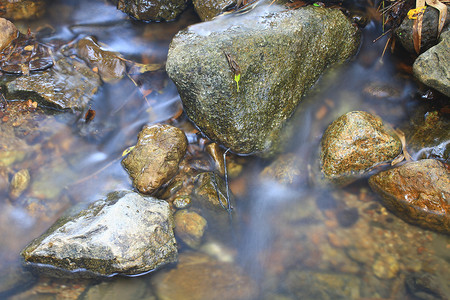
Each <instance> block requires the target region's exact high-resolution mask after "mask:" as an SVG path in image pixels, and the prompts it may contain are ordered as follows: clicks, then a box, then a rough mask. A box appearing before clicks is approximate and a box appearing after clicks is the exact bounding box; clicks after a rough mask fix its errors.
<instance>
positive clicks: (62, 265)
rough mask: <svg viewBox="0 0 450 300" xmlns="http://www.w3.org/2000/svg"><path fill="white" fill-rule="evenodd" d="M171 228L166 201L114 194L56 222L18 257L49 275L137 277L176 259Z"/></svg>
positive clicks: (27, 264) (171, 222)
mask: <svg viewBox="0 0 450 300" xmlns="http://www.w3.org/2000/svg"><path fill="white" fill-rule="evenodd" d="M173 226H174V225H173V218H172V213H171V211H170V208H169V204H168V203H167V202H165V201H163V200H158V199H156V198H152V197H143V196H141V195H140V194H138V193H134V192H129V191H121V192H113V193H110V194H108V196H107V197H106V198H105V199H101V200H98V201H96V202H94V203H93V204H91V205H90V206H89V207H88V208H87V209H85V210H82V211H81V212H79V213H77V214H75V215H68V216H63V217H61V218H60V219H58V220H57V221H56V222H55V224H54V225H53V226H52V227H51V228H50V229H49V230H47V232H46V233H44V234H43V235H42V236H40V237H39V238H37V239H35V240H34V241H32V242H31V243H30V244H29V245H28V246H27V247H26V248H25V249H24V250H23V251H22V253H21V254H22V256H23V257H24V259H25V265H26V266H29V267H31V268H32V270H33V271H35V272H38V273H42V274H46V275H48V276H51V277H97V276H111V275H115V274H125V275H138V274H142V273H145V272H149V271H151V270H154V269H156V268H159V267H161V266H163V265H165V264H167V263H170V262H174V261H176V260H177V247H176V241H175V237H174V234H173Z"/></svg>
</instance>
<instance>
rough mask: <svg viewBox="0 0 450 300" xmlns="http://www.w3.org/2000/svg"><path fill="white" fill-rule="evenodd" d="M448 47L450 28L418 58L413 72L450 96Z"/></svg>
mask: <svg viewBox="0 0 450 300" xmlns="http://www.w3.org/2000/svg"><path fill="white" fill-rule="evenodd" d="M449 15H450V14H449ZM448 49H450V30H447V31H446V32H443V33H442V34H441V41H440V42H439V44H437V45H436V46H434V47H432V48H430V49H428V50H427V51H426V52H424V53H422V54H421V55H420V56H419V57H418V58H417V59H416V61H415V62H414V65H413V73H414V76H415V77H416V78H417V79H418V80H419V81H421V82H422V83H424V84H425V85H427V86H429V87H432V88H434V89H436V90H438V91H439V92H441V93H443V94H444V95H446V96H447V97H450V67H449V66H450V51H448Z"/></svg>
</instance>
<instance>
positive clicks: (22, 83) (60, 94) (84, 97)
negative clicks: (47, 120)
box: [5, 57, 101, 110]
mask: <svg viewBox="0 0 450 300" xmlns="http://www.w3.org/2000/svg"><path fill="white" fill-rule="evenodd" d="M55 59H56V63H55V65H54V66H53V68H51V69H49V70H46V71H43V72H41V73H35V74H31V75H30V76H20V77H17V78H15V79H13V80H11V81H9V82H6V83H5V86H6V89H7V91H8V93H7V95H8V97H17V98H19V99H21V98H23V99H25V100H26V99H29V98H32V99H34V100H36V101H38V102H39V103H41V104H42V105H44V106H50V107H55V108H59V109H73V110H83V109H84V108H85V107H86V106H87V105H88V103H89V102H90V100H91V99H92V98H93V96H94V94H95V93H96V92H97V90H98V88H99V86H100V84H101V81H100V77H99V75H98V74H96V73H95V72H93V71H92V70H91V69H90V68H89V67H88V66H87V65H86V64H85V63H84V62H82V61H79V60H77V59H72V58H69V57H58V58H55Z"/></svg>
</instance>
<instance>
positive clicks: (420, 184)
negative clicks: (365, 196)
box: [369, 159, 450, 234]
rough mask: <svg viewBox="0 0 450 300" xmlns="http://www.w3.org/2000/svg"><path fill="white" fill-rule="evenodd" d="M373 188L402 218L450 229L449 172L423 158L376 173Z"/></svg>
mask: <svg viewBox="0 0 450 300" xmlns="http://www.w3.org/2000/svg"><path fill="white" fill-rule="evenodd" d="M369 184H370V186H371V187H372V189H373V190H374V191H375V192H377V193H378V194H380V196H381V202H382V203H383V205H384V206H386V207H387V208H388V209H389V210H390V211H392V212H393V213H394V214H396V215H397V216H398V217H399V218H401V219H403V220H404V221H406V222H408V223H412V224H416V225H418V226H421V227H423V228H427V229H431V230H435V231H438V232H443V233H447V234H448V233H450V205H449V202H448V201H449V200H448V199H450V172H449V170H448V168H446V167H445V166H444V164H443V163H441V162H439V161H437V160H433V159H424V160H419V161H416V162H409V163H406V164H404V165H401V166H400V167H397V168H394V169H390V170H388V171H384V172H380V173H378V174H376V175H373V176H372V177H370V179H369Z"/></svg>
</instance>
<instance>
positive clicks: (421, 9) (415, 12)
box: [408, 6, 426, 20]
mask: <svg viewBox="0 0 450 300" xmlns="http://www.w3.org/2000/svg"><path fill="white" fill-rule="evenodd" d="M425 9H426V6H421V7H417V8H413V9H410V10H409V11H408V19H411V20H415V19H417V16H418V15H419V14H421V13H424V12H425Z"/></svg>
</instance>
